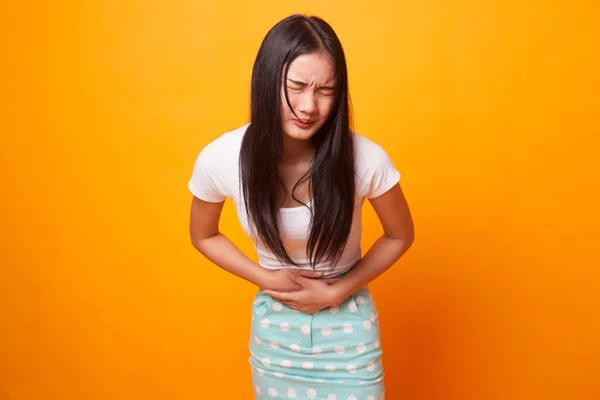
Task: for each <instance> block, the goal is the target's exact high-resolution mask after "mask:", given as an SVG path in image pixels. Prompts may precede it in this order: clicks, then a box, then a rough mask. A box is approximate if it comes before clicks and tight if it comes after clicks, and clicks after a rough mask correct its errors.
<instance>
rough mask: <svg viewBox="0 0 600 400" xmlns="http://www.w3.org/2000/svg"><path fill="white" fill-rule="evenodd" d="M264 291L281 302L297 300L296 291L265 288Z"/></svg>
mask: <svg viewBox="0 0 600 400" xmlns="http://www.w3.org/2000/svg"><path fill="white" fill-rule="evenodd" d="M263 293H264V294H266V295H269V296H271V297H273V298H274V299H277V300H279V301H281V302H290V301H294V300H296V292H278V291H276V290H263Z"/></svg>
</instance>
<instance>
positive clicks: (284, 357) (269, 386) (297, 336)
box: [250, 286, 385, 400]
mask: <svg viewBox="0 0 600 400" xmlns="http://www.w3.org/2000/svg"><path fill="white" fill-rule="evenodd" d="M381 356H382V350H381V343H380V339H379V323H378V317H377V309H376V307H375V303H374V302H373V298H372V296H371V293H370V292H369V289H368V287H366V286H365V287H364V288H362V289H360V290H359V291H358V292H356V293H355V294H354V295H352V296H350V297H349V298H348V299H346V301H344V302H343V303H341V304H339V305H338V306H336V307H330V308H327V309H324V310H322V311H320V312H319V313H318V314H314V315H313V314H306V313H302V312H297V311H294V310H292V309H290V308H288V307H286V306H285V305H283V304H281V303H279V302H278V301H277V300H275V299H273V298H272V297H270V296H268V295H266V294H264V293H263V292H262V291H259V292H258V293H257V294H256V299H255V300H254V303H253V304H252V329H251V338H250V366H251V367H252V381H253V385H254V398H255V399H321V400H382V399H384V391H385V387H384V382H383V376H384V374H383V366H382V363H381Z"/></svg>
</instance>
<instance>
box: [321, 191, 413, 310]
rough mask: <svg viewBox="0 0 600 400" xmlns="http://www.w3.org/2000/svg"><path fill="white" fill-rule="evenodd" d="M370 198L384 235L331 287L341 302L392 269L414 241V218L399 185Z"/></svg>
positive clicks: (332, 294) (336, 299) (335, 298)
mask: <svg viewBox="0 0 600 400" xmlns="http://www.w3.org/2000/svg"><path fill="white" fill-rule="evenodd" d="M369 201H370V203H371V205H372V206H373V209H374V210H375V213H376V214H377V217H378V219H379V221H380V223H381V226H382V227H383V235H381V237H380V238H379V239H377V241H376V242H375V243H374V244H373V246H372V247H371V248H370V249H369V251H367V253H366V254H365V255H364V257H363V258H361V260H360V261H359V262H358V263H357V264H356V265H355V266H354V267H353V268H352V269H351V270H350V271H349V272H348V273H347V274H346V275H345V276H344V277H343V278H342V279H340V280H339V281H338V282H336V283H334V284H333V285H331V286H330V287H329V288H330V289H331V290H332V292H331V296H333V299H334V302H336V303H338V304H339V303H341V302H342V301H344V300H345V299H346V298H348V297H349V296H350V295H351V294H352V293H354V292H356V291H357V290H358V289H360V288H361V287H363V286H365V285H366V284H368V283H369V282H371V281H372V280H374V279H375V278H377V277H378V276H379V275H381V274H382V273H383V272H385V271H386V270H387V269H388V268H390V267H391V266H392V265H393V264H394V263H395V262H396V261H398V259H399V258H400V257H401V256H402V255H403V254H404V253H406V251H407V250H408V248H409V247H410V246H411V245H412V243H413V241H414V225H413V220H412V216H411V214H410V210H409V207H408V203H407V202H406V198H405V197H404V193H403V192H402V189H401V188H400V184H396V185H394V186H393V187H392V188H391V189H390V190H388V191H387V192H385V193H384V194H382V195H381V196H379V197H376V198H373V199H370V200H369Z"/></svg>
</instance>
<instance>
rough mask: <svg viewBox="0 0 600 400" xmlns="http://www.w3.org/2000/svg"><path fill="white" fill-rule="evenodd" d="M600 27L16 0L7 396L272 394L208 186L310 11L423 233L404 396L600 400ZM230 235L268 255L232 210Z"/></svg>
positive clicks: (483, 4) (355, 9)
mask: <svg viewBox="0 0 600 400" xmlns="http://www.w3.org/2000/svg"><path fill="white" fill-rule="evenodd" d="M599 9H600V6H599V5H598V2H596V1H590V0H588V1H584V0H573V1H570V2H567V1H541V0H540V1H534V0H526V1H516V0H512V1H467V0H454V1H443V0H437V1H435V0H423V1H389V2H376V1H375V2H373V1H370V2H367V1H359V0H355V1H324V0H319V1H312V0H307V1H303V2H285V1H264V0H263V1H260V0H258V1H254V2H246V1H226V2H221V3H218V2H207V1H199V0H196V1H189V0H188V1H162V2H161V1H150V2H148V1H140V0H130V1H108V0H105V1H67V0H64V1H59V2H42V1H37V2H36V1H21V2H18V1H12V2H9V1H5V2H2V5H1V6H0V26H1V28H0V30H1V31H0V33H1V34H0V54H1V57H2V62H1V67H0V68H1V74H0V79H1V81H0V87H1V90H2V96H1V102H2V104H1V108H0V109H1V111H0V112H1V119H0V124H1V125H0V126H1V142H0V156H1V157H0V163H1V164H0V168H1V171H2V172H1V175H0V177H1V181H0V185H1V190H2V195H1V197H0V198H1V200H0V216H1V221H2V225H1V227H2V229H1V230H0V243H1V244H0V246H1V249H0V262H1V269H0V399H2V400H4V399H7V400H33V399H35V400H38V399H39V400H54V399H57V400H71V399H73V400H75V399H77V400H82V399H85V400H87V399H90V400H92V399H94V400H95V399H98V400H105V399H131V400H135V399H173V400H175V399H249V398H251V391H252V388H251V385H250V375H249V367H248V364H247V344H248V333H249V323H250V303H251V301H252V298H253V294H254V292H255V290H256V288H255V287H254V286H253V285H250V284H248V283H245V282H243V281H241V280H240V279H238V278H236V277H234V276H231V275H229V274H227V273H225V272H223V271H222V270H220V269H219V268H217V267H216V266H214V265H211V264H210V263H209V262H207V261H205V260H204V259H203V257H202V256H201V255H200V254H198V253H197V252H195V250H193V248H192V246H191V245H190V243H189V238H188V213H189V202H190V194H189V193H188V192H187V188H186V184H187V180H188V178H189V176H190V173H191V169H192V166H193V162H194V160H195V157H196V155H197V153H198V152H199V151H200V149H201V148H202V147H203V146H204V145H205V144H207V143H208V142H209V141H210V140H212V139H214V138H215V137H217V136H218V135H219V134H220V133H222V132H224V131H227V130H230V129H233V128H235V127H237V126H239V125H242V124H243V123H245V122H246V120H247V116H248V100H249V79H250V73H251V68H252V64H253V61H254V56H255V55H256V52H257V50H258V46H259V44H260V42H261V40H262V38H263V37H264V35H265V34H266V32H267V30H268V29H269V28H270V27H271V26H272V25H273V24H275V23H276V22H277V21H278V20H280V19H282V18H284V17H285V16H287V15H289V14H291V13H294V12H297V11H300V12H307V13H316V14H318V15H321V16H322V17H324V18H325V19H326V20H327V21H329V22H330V23H331V24H332V26H333V27H334V29H335V30H336V31H337V32H338V34H339V36H340V38H341V40H342V43H343V44H344V47H345V50H346V53H347V59H348V64H349V74H350V85H351V93H352V97H353V102H354V110H355V115H356V125H355V126H356V128H357V130H358V131H360V132H361V133H362V134H364V135H366V136H368V137H370V138H371V139H374V140H376V141H377V142H379V143H380V144H381V145H383V146H384V147H385V149H386V150H387V151H388V152H389V154H390V155H391V157H392V159H393V160H394V162H395V164H396V165H397V167H398V169H399V170H400V171H401V172H402V174H403V178H402V185H403V188H404V190H405V192H406V195H407V197H408V200H409V202H410V204H411V208H412V212H413V215H414V219H415V224H416V242H415V245H414V247H413V248H412V249H411V250H410V252H409V253H408V254H407V255H406V256H405V257H404V258H403V259H402V260H401V261H400V262H399V263H398V264H397V265H396V266H394V267H393V268H392V269H391V270H390V271H389V272H388V273H386V274H385V275H384V276H383V277H382V278H381V279H378V280H377V281H375V282H374V283H373V284H372V290H373V292H374V294H375V297H376V300H377V304H378V307H379V309H380V314H381V319H382V344H383V346H384V349H385V355H384V365H385V367H386V370H387V377H388V379H387V388H388V392H387V395H388V396H387V398H388V399H392V400H400V399H407V400H408V399H410V400H414V399H424V400H429V399H440V400H448V399H461V400H462V399H478V400H479V399H508V400H510V399H569V400H571V399H597V398H600V388H599V385H598V382H597V380H598V375H599V371H600V361H599V359H600V298H599V292H600V271H599V270H598V267H599V265H600V252H599V250H598V247H597V246H598V242H599V237H600V235H599V226H600V218H599V212H598V210H597V207H598V205H599V204H600V201H599V200H600V196H599V191H600V189H599V184H600V180H599V178H598V172H599V170H600V168H599V165H598V157H599V151H598V150H599V149H598V147H599V146H598V142H599V139H598V135H599V134H600V118H599V117H600V105H599V100H598V93H599V92H600V74H599V71H600V59H599V53H600V46H599V45H598V43H599V40H600V28H599V25H600V23H599V20H600V12H599ZM222 230H223V231H224V232H225V233H226V234H227V235H228V236H229V237H230V238H231V239H233V240H234V241H235V242H237V243H239V245H240V246H241V247H242V249H243V250H244V251H246V252H247V253H248V254H252V248H251V245H250V242H249V241H248V240H247V239H246V238H245V237H244V236H243V233H242V231H241V229H240V228H239V226H238V223H237V220H236V218H235V215H234V213H233V208H232V207H231V204H230V203H228V204H227V206H226V210H225V215H224V221H223V223H222ZM379 233H380V228H379V226H378V223H377V221H376V219H375V217H374V214H373V212H372V210H370V209H367V211H366V216H365V237H364V244H365V248H366V246H368V245H369V244H370V243H372V242H373V241H374V240H375V238H376V237H377V235H378V234H379Z"/></svg>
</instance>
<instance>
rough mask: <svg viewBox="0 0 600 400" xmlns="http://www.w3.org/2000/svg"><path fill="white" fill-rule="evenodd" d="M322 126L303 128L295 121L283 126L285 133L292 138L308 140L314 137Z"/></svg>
mask: <svg viewBox="0 0 600 400" xmlns="http://www.w3.org/2000/svg"><path fill="white" fill-rule="evenodd" d="M319 128H320V127H311V128H310V129H302V128H299V127H297V126H296V125H295V124H294V123H293V122H292V123H290V124H287V125H286V126H284V127H283V133H285V135H286V136H287V137H289V138H290V139H295V140H308V139H310V138H312V137H313V136H314V135H315V133H317V131H318V130H319Z"/></svg>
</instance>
